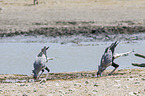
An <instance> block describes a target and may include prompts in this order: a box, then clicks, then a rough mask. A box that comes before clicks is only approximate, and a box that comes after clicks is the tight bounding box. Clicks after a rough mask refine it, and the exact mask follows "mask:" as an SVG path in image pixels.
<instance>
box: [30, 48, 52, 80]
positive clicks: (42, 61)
mask: <svg viewBox="0 0 145 96" xmlns="http://www.w3.org/2000/svg"><path fill="white" fill-rule="evenodd" d="M48 48H49V47H47V48H46V46H45V47H44V48H43V49H41V52H40V53H39V54H38V55H37V57H36V60H35V62H34V64H33V65H34V70H32V71H33V73H34V76H33V78H34V79H38V74H39V72H40V71H42V73H43V72H44V69H46V70H47V71H48V72H49V69H48V68H47V66H46V63H47V61H48V59H47V53H46V50H47V49H48ZM42 73H41V74H42ZM41 74H40V75H41ZM39 77H40V76H39Z"/></svg>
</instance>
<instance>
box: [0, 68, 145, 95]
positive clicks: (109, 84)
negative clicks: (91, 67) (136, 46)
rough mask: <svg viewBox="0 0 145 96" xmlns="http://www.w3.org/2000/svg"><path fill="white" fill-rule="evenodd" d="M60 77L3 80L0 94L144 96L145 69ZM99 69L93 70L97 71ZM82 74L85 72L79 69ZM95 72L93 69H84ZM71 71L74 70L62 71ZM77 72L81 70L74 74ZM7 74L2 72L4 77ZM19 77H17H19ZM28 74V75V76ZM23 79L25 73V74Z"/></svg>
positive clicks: (0, 85)
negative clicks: (90, 75)
mask: <svg viewBox="0 0 145 96" xmlns="http://www.w3.org/2000/svg"><path fill="white" fill-rule="evenodd" d="M110 71H111V70H106V71H105V72H104V76H103V77H99V78H96V77H87V78H79V79H78V78H75V79H66V80H63V79H58V80H47V81H46V82H43V83H41V84H40V82H25V83H1V84H0V95H1V96H3V95H6V96H15V95H19V96H22V95H25V96H27V95H28V96H134V95H135V96H144V95H145V87H144V86H145V69H124V70H118V71H116V72H115V74H114V75H112V76H107V74H108V73H109V72H110ZM94 72H95V71H92V73H94ZM79 73H81V72H79ZM82 73H91V72H82ZM61 74H70V73H61ZM72 74H77V72H75V73H72ZM2 76H4V75H1V77H2ZM8 76H9V75H7V76H6V75H5V77H8ZM16 77H17V76H16ZM24 77H25V76H24ZM22 78H23V76H22Z"/></svg>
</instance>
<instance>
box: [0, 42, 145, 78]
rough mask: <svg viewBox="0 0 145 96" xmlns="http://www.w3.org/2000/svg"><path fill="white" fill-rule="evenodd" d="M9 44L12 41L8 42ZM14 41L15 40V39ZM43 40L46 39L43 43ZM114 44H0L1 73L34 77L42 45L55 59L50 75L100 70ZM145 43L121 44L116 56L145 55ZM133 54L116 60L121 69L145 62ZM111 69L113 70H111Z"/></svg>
mask: <svg viewBox="0 0 145 96" xmlns="http://www.w3.org/2000/svg"><path fill="white" fill-rule="evenodd" d="M8 41H9V40H8ZM14 41H15V40H14ZM42 41H43V40H42ZM111 43H112V42H81V43H67V44H62V43H50V42H6V41H2V42H1V43H0V68H1V70H0V74H25V75H31V74H32V69H33V62H34V61H35V57H36V55H37V54H38V53H39V52H40V50H41V48H42V47H43V46H49V47H50V48H49V50H48V51H47V52H48V53H47V54H48V57H54V58H55V59H54V60H51V61H49V62H48V63H47V66H48V67H49V68H50V70H51V72H54V73H55V72H74V71H75V72H76V71H91V70H97V69H98V68H97V67H98V64H99V63H100V59H101V56H102V54H103V53H104V50H105V48H106V47H108V46H109V45H110V44H111ZM144 48H145V40H140V41H139V40H138V41H133V42H129V43H128V42H124V41H122V42H121V43H120V44H119V45H118V46H117V48H116V51H115V52H116V53H123V52H127V51H130V50H132V49H134V50H135V52H134V53H141V54H145V50H144ZM134 53H131V54H130V55H129V56H127V57H120V58H117V59H116V60H115V62H116V63H117V64H119V65H120V67H119V69H125V68H136V67H134V66H132V65H131V63H133V62H137V63H142V62H145V60H144V59H142V58H139V57H135V56H134ZM108 69H113V67H109V68H108Z"/></svg>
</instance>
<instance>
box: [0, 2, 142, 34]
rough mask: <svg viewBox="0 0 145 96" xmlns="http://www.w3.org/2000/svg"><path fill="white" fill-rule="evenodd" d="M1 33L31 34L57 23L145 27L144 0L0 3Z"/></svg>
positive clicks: (60, 24) (58, 24)
mask: <svg viewBox="0 0 145 96" xmlns="http://www.w3.org/2000/svg"><path fill="white" fill-rule="evenodd" d="M0 8H1V9H2V10H1V12H0V32H5V33H7V32H15V31H19V30H22V31H28V30H30V29H35V28H40V27H51V26H55V27H56V26H57V27H59V26H67V25H64V24H62V23H56V22H68V21H75V22H90V21H91V22H94V23H93V25H98V26H101V25H102V26H105V25H109V26H111V25H125V26H126V25H145V0H39V4H38V5H36V6H34V5H33V0H0Z"/></svg>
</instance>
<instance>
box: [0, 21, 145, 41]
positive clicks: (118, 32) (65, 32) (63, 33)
mask: <svg viewBox="0 0 145 96" xmlns="http://www.w3.org/2000/svg"><path fill="white" fill-rule="evenodd" d="M68 24H69V25H68ZM66 25H67V26H63V27H62V26H61V27H60V26H59V27H41V28H38V29H32V30H29V31H15V32H6V33H5V32H4V33H2V32H1V33H0V37H1V38H3V37H4V38H6V37H12V38H13V37H16V36H24V37H25V36H33V37H36V38H37V37H38V38H39V36H43V37H47V38H49V37H50V38H56V37H60V38H66V37H67V39H69V37H72V36H73V37H76V36H78V37H79V39H80V38H81V39H83V38H82V37H81V36H83V37H85V38H91V40H89V41H92V40H93V41H94V40H97V41H113V40H125V41H130V40H144V39H145V36H144V35H142V36H140V35H137V34H144V32H145V26H134V25H131V26H94V25H83V26H79V24H78V23H77V22H66ZM81 41H83V40H81Z"/></svg>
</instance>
